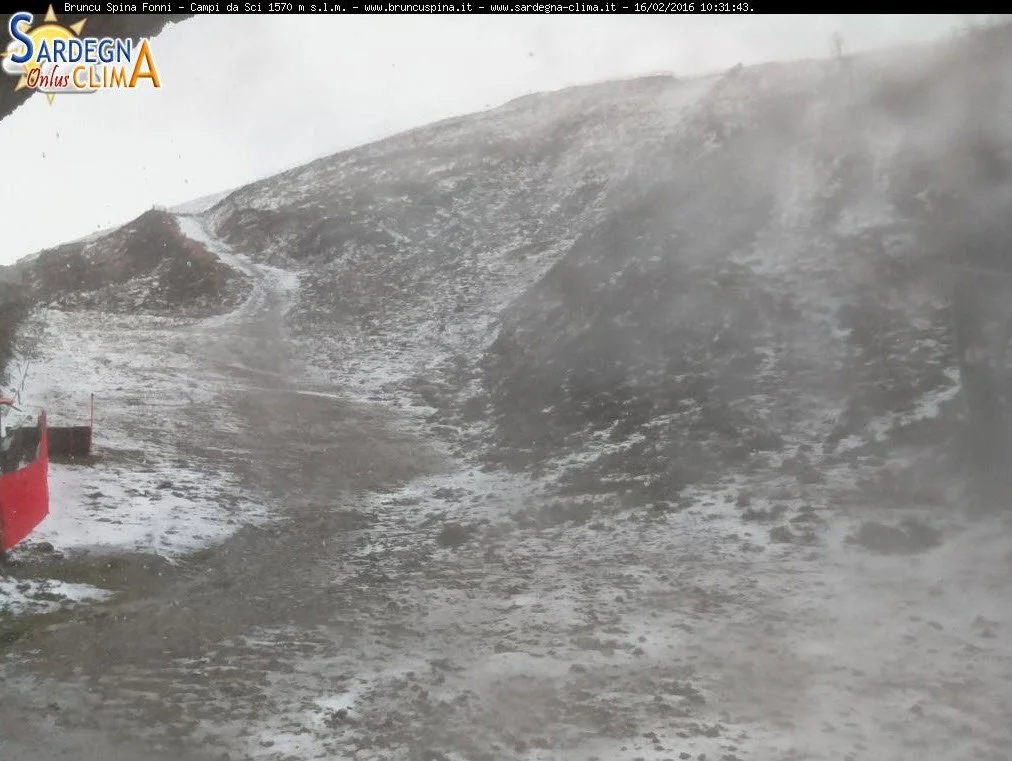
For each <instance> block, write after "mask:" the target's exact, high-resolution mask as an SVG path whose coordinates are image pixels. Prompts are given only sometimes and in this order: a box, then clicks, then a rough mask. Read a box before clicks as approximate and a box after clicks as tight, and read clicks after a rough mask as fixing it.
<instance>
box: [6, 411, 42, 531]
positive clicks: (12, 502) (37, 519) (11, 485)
mask: <svg viewBox="0 0 1012 761" xmlns="http://www.w3.org/2000/svg"><path fill="white" fill-rule="evenodd" d="M39 428H40V431H39V449H38V454H37V456H36V458H35V460H33V461H32V462H31V463H30V464H29V465H27V466H25V467H24V468H22V469H21V470H17V471H15V472H13V473H4V474H2V475H0V539H2V542H3V549H5V550H9V549H11V548H12V547H14V546H15V545H16V544H19V543H20V542H21V541H23V540H24V539H25V537H27V536H28V535H29V534H30V533H32V531H33V530H34V529H35V527H36V526H38V525H39V524H40V523H42V521H43V520H44V519H45V517H46V516H47V515H49V437H48V426H47V425H46V415H45V413H42V414H41V415H40V416H39Z"/></svg>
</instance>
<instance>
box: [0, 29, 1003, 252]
mask: <svg viewBox="0 0 1012 761" xmlns="http://www.w3.org/2000/svg"><path fill="white" fill-rule="evenodd" d="M981 18H983V17H982V16H969V15H966V14H961V15H955V14H950V15H929V16H867V15H865V16H831V15H825V16H800V17H798V16H749V17H739V16H731V17H729V16H719V15H709V16H708V15H700V16H691V17H674V16H651V17H643V16H616V17H609V18H607V19H605V18H604V17H600V16H597V17H595V16H568V15H567V16H548V15H539V16H460V17H447V16H414V15H392V16H382V17H381V16H354V17H341V18H338V17H327V18H326V19H314V20H313V24H312V25H311V26H309V27H307V26H306V22H305V20H304V18H303V17H299V16H288V17H283V18H282V17H267V16H240V17H231V16H220V15H219V16H198V17H194V18H191V19H188V20H186V21H183V22H180V23H178V24H173V25H170V26H169V27H167V28H166V29H165V31H164V32H163V33H162V34H161V35H159V36H158V37H156V38H154V40H153V41H152V46H151V47H152V52H153V54H154V57H155V60H156V62H157V65H158V69H159V73H160V75H161V78H162V82H163V86H162V88H161V89H160V90H153V89H150V88H146V87H144V88H141V89H138V90H133V91H116V92H99V93H96V94H94V95H66V96H58V97H57V99H56V100H55V101H54V103H53V104H52V105H50V104H49V103H47V101H46V99H45V98H43V97H41V96H35V97H32V98H31V99H30V100H29V101H28V103H26V104H25V105H23V106H22V107H21V108H19V109H18V110H17V111H15V112H14V114H12V115H11V116H10V117H8V118H7V119H6V120H4V121H3V122H0V145H3V146H4V147H5V149H6V151H5V154H6V155H5V157H4V161H5V165H6V166H5V169H6V172H5V177H6V178H7V181H6V182H5V183H4V184H3V190H2V191H0V193H2V195H0V201H2V203H3V208H4V210H5V213H6V214H7V215H8V219H13V220H17V221H18V223H19V224H18V225H17V226H15V225H8V233H7V236H6V241H5V245H4V246H3V248H2V249H0V264H10V263H12V262H14V261H15V260H17V259H19V258H21V257H23V256H26V255H29V254H32V253H35V252H37V251H39V250H41V249H43V248H49V247H52V246H55V245H58V244H60V243H63V242H67V241H72V240H75V239H79V238H82V237H86V236H88V235H91V234H94V233H95V232H97V231H99V230H103V229H106V228H115V227H118V226H119V225H121V224H123V223H125V222H127V221H129V220H130V219H132V218H134V217H136V216H137V215H138V214H140V213H142V212H143V211H145V210H147V209H150V208H152V207H154V206H160V207H173V206H176V205H179V204H182V203H185V202H188V201H191V200H193V199H197V198H200V197H203V196H207V195H215V194H218V193H221V192H222V191H223V190H224V189H234V188H238V187H242V186H244V185H247V184H250V183H252V182H258V181H262V180H265V179H268V178H270V177H271V176H273V175H276V174H278V173H281V172H284V171H288V170H291V169H295V168H297V167H299V166H301V165H303V164H306V163H309V162H311V161H314V160H317V159H320V158H323V157H326V156H328V155H332V154H334V153H338V152H341V151H344V150H348V149H351V148H355V147H358V146H361V145H364V144H367V143H371V142H375V141H377V140H380V139H384V138H387V137H393V136H394V135H396V134H398V133H401V132H404V131H408V130H411V129H414V128H418V127H422V126H425V125H428V124H431V123H433V122H437V121H441V120H444V119H449V118H454V117H460V116H465V115H468V114H471V113H474V112H480V111H484V110H487V109H489V108H493V107H495V106H498V105H501V104H505V103H507V102H509V101H511V100H514V99H516V98H519V97H522V96H524V95H529V94H534V93H537V92H544V91H552V90H559V89H563V88H566V87H570V86H575V85H584V84H592V83H594V82H599V81H605V80H615V79H629V78H634V77H638V76H649V75H651V74H657V73H659V72H669V73H671V74H672V75H674V76H680V77H681V76H685V77H688V76H698V75H704V74H708V73H713V72H717V71H720V70H723V69H727V68H730V67H731V66H734V65H735V64H737V63H739V62H740V63H743V64H745V65H752V64H757V63H763V62H774V61H785V60H794V59H805V58H825V57H826V56H828V55H829V52H830V38H831V36H832V35H833V33H834V32H837V31H838V32H840V34H842V36H843V40H844V44H845V47H846V50H847V51H848V52H862V51H868V50H872V49H877V48H884V47H890V46H895V45H902V44H905V43H913V42H922V41H928V40H932V39H938V38H944V37H945V36H946V35H948V34H951V33H952V32H953V31H955V30H958V29H959V28H961V27H965V26H966V25H968V24H969V23H971V22H972V21H974V20H979V19H981ZM293 39H298V40H299V41H300V45H299V46H298V47H296V48H294V49H292V47H291V46H290V45H289V44H288V43H289V42H290V41H291V40H293ZM223 40H224V41H226V43H227V44H225V45H221V43H222V41H223ZM207 50H213V51H215V55H214V57H213V60H211V61H210V63H209V62H208V57H207V56H206V54H203V53H202V51H207ZM282 51H285V52H288V53H290V55H288V56H287V57H286V58H283V59H282V60H281V63H280V64H279V63H278V60H277V58H280V55H279V54H280V53H281V52H282ZM13 86H14V80H13V79H12V78H10V77H4V81H0V87H13Z"/></svg>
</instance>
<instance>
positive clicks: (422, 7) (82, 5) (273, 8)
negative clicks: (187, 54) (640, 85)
mask: <svg viewBox="0 0 1012 761" xmlns="http://www.w3.org/2000/svg"><path fill="white" fill-rule="evenodd" d="M25 5H26V6H28V7H25V8H24V10H27V11H35V12H39V13H44V12H45V10H46V8H47V7H49V5H50V3H48V2H42V3H38V2H32V3H26V4H25ZM51 5H52V6H53V8H54V10H55V11H56V12H57V13H58V14H65V15H82V14H94V15H104V14H127V13H138V14H148V13H154V14H158V13H164V14H210V13H221V14H233V13H234V14H253V13H257V14H274V13H277V14H288V13H296V14H303V13H304V14H314V13H315V14H340V13H408V14H447V15H449V14H462V13H464V14H466V13H520V14H523V13H574V14H576V13H671V14H675V13H724V14H729V15H730V14H746V13H757V12H759V7H760V3H759V2H758V0H743V1H742V2H737V1H733V2H732V1H730V0H721V1H717V0H688V1H687V2H639V1H630V0H600V1H598V0H579V1H578V2H577V1H574V2H570V1H569V0H562V1H561V2H560V1H556V2H491V0H466V1H465V2H443V1H442V0H440V1H438V2H365V1H364V0H308V1H307V0H301V2H296V1H294V0H293V1H289V0H284V1H279V0H219V1H218V2H207V0H205V1H204V2H64V3H51ZM34 6H37V7H34ZM19 7H20V6H19Z"/></svg>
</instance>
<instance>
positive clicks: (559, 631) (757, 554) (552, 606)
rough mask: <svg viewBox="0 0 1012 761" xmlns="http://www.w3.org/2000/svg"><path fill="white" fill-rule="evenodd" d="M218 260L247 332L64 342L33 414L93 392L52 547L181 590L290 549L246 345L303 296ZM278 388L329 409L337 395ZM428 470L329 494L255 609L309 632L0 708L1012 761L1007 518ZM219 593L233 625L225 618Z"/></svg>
mask: <svg viewBox="0 0 1012 761" xmlns="http://www.w3.org/2000/svg"><path fill="white" fill-rule="evenodd" d="M184 230H185V231H186V232H187V234H189V235H191V236H194V237H198V238H200V237H201V236H203V235H204V234H203V233H202V231H201V230H199V229H194V228H184ZM203 240H204V242H205V243H206V242H208V241H206V238H203ZM210 243H212V244H213V241H211V242H210ZM209 248H210V246H209ZM212 250H213V249H212ZM217 253H219V255H221V256H223V257H229V258H228V259H225V260H226V261H229V262H230V263H231V264H232V266H236V267H242V268H245V269H246V271H247V272H248V274H250V276H251V277H254V278H255V279H256V282H257V288H256V289H255V290H254V295H253V296H252V297H251V300H250V302H249V303H248V304H247V305H246V306H244V307H242V308H241V309H240V310H239V311H238V312H237V313H236V314H235V315H232V316H230V317H226V318H219V319H217V320H215V321H211V322H200V321H188V322H183V321H168V320H159V319H154V318H143V319H141V318H136V317H130V318H110V317H109V316H107V315H97V314H96V315H87V314H84V315H82V314H74V315H72V316H71V315H67V314H61V313H50V314H48V315H46V316H45V326H44V332H43V333H42V334H41V336H42V340H41V342H40V346H39V351H40V354H41V356H40V358H39V359H38V360H37V361H35V362H34V363H33V368H34V369H33V371H32V375H31V383H32V384H33V385H31V387H30V389H29V391H30V395H31V396H32V398H33V399H38V400H39V401H40V402H41V403H44V404H45V405H46V407H47V409H49V411H50V414H51V417H52V420H53V422H54V423H55V422H58V421H66V422H72V421H79V420H83V419H84V417H85V416H86V415H87V402H88V394H90V393H92V392H94V393H95V395H96V411H97V422H96V450H97V451H96V458H95V462H94V463H91V464H88V465H61V464H54V465H53V469H52V515H51V517H50V518H49V519H48V520H47V521H46V523H45V524H43V526H42V527H41V529H40V531H39V532H38V534H37V535H36V536H35V537H33V540H34V541H45V542H49V543H51V544H52V545H53V547H54V548H55V550H56V551H57V552H62V553H66V554H67V555H68V556H72V555H74V553H81V552H90V553H99V552H101V553H116V552H140V553H148V554H155V555H159V556H161V557H163V558H167V559H169V560H170V561H171V562H173V563H186V562H187V560H186V559H187V557H188V556H189V554H190V553H192V552H193V551H195V550H197V549H200V548H204V547H216V546H227V542H228V541H229V538H230V537H231V536H232V535H233V534H234V533H235V532H236V531H237V530H238V529H239V528H240V527H241V526H243V525H257V526H272V525H278V526H280V527H281V528H279V529H278V530H279V531H284V530H286V529H284V524H285V520H286V518H285V512H284V504H283V503H284V498H282V497H279V496H277V495H271V494H267V493H264V491H263V490H258V489H254V488H252V487H249V486H248V483H249V482H248V480H247V479H245V478H243V472H244V471H243V470H242V468H243V465H244V459H246V458H247V450H246V449H244V447H245V446H246V441H245V439H244V436H245V435H246V434H245V433H244V432H245V431H246V423H245V422H244V420H243V418H242V415H241V411H242V409H243V407H242V401H243V393H244V389H258V393H263V391H264V388H265V387H271V382H272V380H271V373H273V372H275V369H271V368H269V367H254V366H252V365H251V364H250V361H249V355H243V354H242V352H241V351H238V350H236V349H235V347H236V346H237V345H238V344H241V342H242V340H243V339H244V337H245V336H246V333H245V332H244V331H246V328H247V327H248V326H250V325H256V324H257V323H258V321H261V320H263V319H265V316H267V315H269V314H270V313H272V310H276V309H277V308H281V309H283V308H284V304H285V303H286V301H287V300H290V299H291V298H294V297H295V296H296V294H297V284H296V282H295V281H294V280H293V279H292V278H291V277H288V278H286V277H285V276H284V273H281V272H279V271H277V270H272V269H271V268H265V267H254V266H253V265H251V264H250V263H249V262H248V261H246V260H244V259H242V258H241V257H238V258H235V255H234V254H231V253H230V252H228V251H226V250H224V249H219V250H218V251H217ZM226 346H227V347H231V353H230V352H229V351H226V350H225V347H226ZM66 379H74V383H73V384H69V385H68V383H67V382H66ZM355 381H356V379H351V381H349V383H350V385H352V386H353V387H355V388H356V389H358V388H359V387H358V385H357V383H356V382H355ZM244 384H245V385H244ZM272 388H273V387H272ZM274 390H276V391H278V393H286V394H294V395H298V394H302V395H305V396H309V397H311V398H312V399H314V400H315V401H314V403H315V404H320V405H324V406H325V405H327V404H329V403H330V402H331V400H333V402H334V404H335V405H336V404H338V400H340V399H341V398H342V397H341V392H342V391H343V390H344V389H343V388H340V387H337V388H334V387H331V388H330V389H329V390H328V389H326V388H321V387H319V386H312V387H310V386H308V385H307V386H299V385H298V384H295V385H294V386H293V385H292V384H291V383H288V384H287V385H285V386H284V387H283V388H281V387H278V388H275V389H274ZM929 412H930V411H929ZM392 424H393V425H395V426H397V427H399V429H400V430H401V432H402V433H403V435H404V436H414V437H417V439H418V440H419V441H420V442H421V441H422V437H423V436H424V429H423V426H422V422H421V418H420V417H415V416H412V414H411V413H409V412H407V411H404V410H397V411H395V412H394V417H393V423H392ZM229 442H233V448H232V449H230V448H229V446H230V444H229ZM418 447H419V448H423V447H424V448H429V449H432V450H433V457H432V461H433V462H434V463H438V465H433V466H432V467H430V468H428V471H429V472H428V473H427V474H424V475H422V476H420V477H417V478H413V479H410V480H408V481H407V482H406V483H400V484H395V485H392V486H390V487H388V488H384V489H378V490H376V489H372V490H370V489H360V490H354V491H349V492H348V493H340V494H332V495H330V498H331V499H332V500H333V501H334V506H333V509H335V510H337V509H340V510H341V511H343V512H345V513H347V514H348V515H349V516H351V518H353V519H354V520H351V519H349V520H351V523H350V527H349V528H348V529H347V530H346V531H344V532H343V533H341V534H340V535H337V536H334V537H328V536H323V535H321V536H320V537H319V539H318V541H317V544H319V542H323V544H324V545H325V547H324V548H323V549H317V550H314V552H317V553H319V557H322V558H323V560H322V561H321V562H320V563H319V564H317V565H316V566H314V567H313V574H312V576H311V577H305V578H303V577H297V576H295V574H298V573H301V572H302V571H300V570H299V569H300V568H302V565H300V563H299V558H297V557H294V556H293V557H292V558H290V562H287V561H286V562H283V563H280V564H279V565H278V567H277V568H275V569H273V570H272V572H271V574H270V575H269V576H265V577H264V578H265V579H266V580H265V581H264V582H263V588H262V589H259V588H257V587H256V584H259V583H260V581H258V580H255V581H254V582H253V587H252V588H251V589H246V588H243V589H244V590H245V591H244V592H243V594H262V595H263V596H264V597H263V599H264V600H265V602H264V606H265V608H270V607H271V606H272V605H274V606H280V605H281V603H280V602H279V601H281V600H282V599H283V595H290V594H292V592H291V590H290V589H289V587H287V586H284V585H285V584H287V583H288V575H291V584H292V586H291V589H294V590H298V589H302V590H304V591H305V594H310V593H311V594H312V595H315V596H316V597H314V598H313V599H314V600H315V599H318V600H319V604H316V603H314V604H313V605H312V606H311V607H312V608H313V610H312V617H309V616H307V615H306V614H305V613H298V614H297V613H295V612H293V613H292V614H291V615H290V616H288V615H286V614H278V615H272V616H271V615H266V612H267V611H266V610H265V616H264V622H263V623H255V622H254V624H253V625H251V626H249V627H246V629H245V630H244V631H242V632H241V633H238V634H230V635H229V636H226V637H223V638H219V639H217V640H215V641H210V642H208V644H207V646H206V647H203V648H202V650H201V651H200V652H199V653H198V654H192V653H187V654H178V655H177V654H175V650H173V649H172V648H171V647H169V645H168V644H167V645H166V650H165V652H166V653H167V655H165V656H164V658H162V659H161V660H159V661H157V662H154V661H152V662H150V663H148V662H142V660H141V659H140V658H139V657H138V658H136V659H135V660H133V661H127V660H126V659H125V658H126V657H125V656H124V660H123V662H122V663H120V662H118V661H117V662H115V663H114V664H113V665H110V666H109V667H108V668H105V669H103V670H102V673H101V675H100V676H97V677H94V678H93V679H92V680H91V681H89V680H87V679H85V678H84V677H78V676H76V673H77V672H76V671H70V672H68V673H63V674H60V677H59V678H56V677H47V676H45V673H46V672H45V668H43V666H44V664H43V666H39V669H40V670H39V671H38V673H33V672H32V671H31V670H30V669H28V670H25V668H24V667H19V666H18V664H15V663H11V662H8V665H7V667H6V670H5V674H6V676H5V684H6V685H7V688H8V689H22V688H23V693H22V694H23V695H25V696H28V695H30V696H31V700H35V701H37V702H38V703H39V705H46V704H47V703H59V704H60V705H61V706H62V708H63V710H64V715H65V716H77V717H79V718H80V717H87V721H88V723H89V726H90V725H91V724H94V725H96V726H99V727H101V728H103V729H104V730H106V731H108V732H110V733H118V734H120V735H123V736H127V737H132V738H138V737H139V738H142V739H143V740H144V741H145V742H146V743H147V744H148V747H150V748H151V749H152V750H153V751H154V750H159V749H164V748H168V747H175V746H173V743H175V742H178V741H180V740H182V742H183V747H185V748H187V749H196V750H194V751H193V752H194V754H195V755H193V756H187V755H184V752H183V751H179V755H178V756H177V757H179V758H184V759H185V758H191V757H192V758H194V759H204V758H210V757H214V758H224V757H225V756H222V755H221V754H222V753H226V754H229V755H228V756H227V757H228V758H232V759H236V758H242V759H256V761H295V760H298V761H302V760H303V759H361V760H364V759H376V760H377V761H378V760H379V759H387V760H388V761H394V760H399V759H406V760H408V759H409V760H410V761H416V760H419V759H425V760H427V761H465V760H467V761H486V760H488V761H491V760H492V759H518V760H519V759H522V760H524V761H535V760H536V759H537V760H541V759H580V760H585V761H590V759H599V760H600V761H634V760H635V759H657V760H661V759H676V758H677V759H697V760H699V761H707V760H709V761H713V760H716V759H720V760H722V761H731V760H732V759H757V760H765V759H776V760H784V761H787V760H788V759H793V760H796V761H801V760H802V759H834V760H837V759H853V760H854V761H856V760H857V759H869V760H874V761H891V760H897V761H898V760H899V759H920V758H932V759H934V758H937V759H947V760H948V759H993V760H994V761H999V760H1001V761H1004V760H1005V759H1007V758H1008V748H1009V747H1010V744H1012V729H1010V727H1009V723H1008V721H1007V718H1008V716H1010V715H1012V689H1010V688H1009V685H1010V684H1012V639H1010V638H1009V637H1008V632H1009V627H1010V626H1012V603H1010V599H1012V598H1010V596H1009V594H1008V578H1009V575H1010V573H1012V543H1010V540H1009V536H1010V526H1009V523H1008V521H1007V520H1004V519H1002V518H994V517H991V518H977V519H973V520H969V519H967V518H966V516H965V513H964V510H963V509H962V507H961V506H960V505H954V504H932V505H926V504H908V505H905V506H902V505H901V506H899V507H895V506H894V507H890V508H885V507H882V506H879V505H876V504H867V503H866V502H864V501H862V500H861V498H860V497H859V496H857V495H859V491H858V490H857V489H856V488H854V487H853V484H852V483H851V481H852V479H851V481H848V479H849V478H850V475H851V474H847V473H845V472H840V473H834V474H831V475H832V477H831V478H830V480H829V483H828V485H824V486H812V487H811V489H810V490H809V491H808V493H807V494H805V495H804V498H803V499H798V500H796V502H797V504H794V505H793V506H792V511H793V512H792V515H793V516H794V517H793V519H792V520H791V528H790V530H788V531H786V532H785V531H783V530H780V531H776V530H771V525H773V524H772V523H771V522H770V520H769V519H768V516H767V515H766V514H765V513H764V512H763V509H762V508H763V504H762V503H761V500H760V502H759V503H758V504H756V505H754V508H755V509H754V510H752V511H751V512H749V511H745V510H743V509H742V506H741V505H740V504H739V502H738V499H739V495H740V494H741V492H742V491H743V490H750V491H755V492H759V491H761V490H763V489H773V488H775V487H776V484H755V483H748V482H742V481H739V480H735V479H733V478H730V477H729V478H728V480H727V482H726V483H724V484H722V485H717V486H714V487H710V488H707V489H701V488H700V489H696V490H694V491H689V492H687V493H685V494H683V495H681V499H680V502H679V506H678V508H677V509H665V510H659V509H654V508H652V507H644V508H638V509H625V508H621V509H620V508H618V507H617V506H616V505H614V504H612V503H611V502H610V501H609V500H606V499H602V500H596V501H593V500H591V501H587V502H581V503H580V504H578V505H570V506H569V509H568V510H567V509H563V508H560V507H559V505H558V504H557V500H556V499H554V498H552V499H550V498H549V497H548V496H546V488H547V487H550V486H551V485H552V484H553V483H554V479H555V477H556V476H557V473H552V472H549V473H547V474H546V475H545V476H543V477H542V478H540V479H529V478H527V477H524V476H519V475H508V474H501V473H495V472H486V471H484V470H481V469H479V468H478V467H477V466H475V465H474V464H471V463H469V462H467V461H465V460H459V459H455V458H453V457H452V456H450V455H449V454H447V453H446V452H445V451H442V450H441V449H440V448H439V447H438V446H437V445H435V444H431V443H420V444H418ZM349 456H351V453H349ZM367 466H368V463H367V464H366V465H364V466H363V467H367ZM905 518H916V520H917V524H916V525H919V526H924V527H927V528H924V530H923V532H922V534H923V535H922V536H920V537H919V538H918V539H917V541H911V542H909V543H907V544H904V543H903V542H902V541H897V540H896V537H895V535H891V534H888V532H886V533H884V534H883V535H882V536H881V537H879V541H875V536H874V532H871V533H870V534H869V533H868V531H867V527H868V526H874V525H875V524H876V522H878V523H881V524H883V525H890V526H895V525H902V521H903V520H904V519H905ZM278 521H280V522H281V523H280V524H279V523H278ZM911 525H914V524H911ZM862 527H864V529H866V530H865V533H864V534H862ZM287 530H290V531H295V530H297V529H296V528H294V527H290V528H289V529H287ZM279 536H280V534H279ZM890 537H892V541H890ZM244 562H247V563H249V564H251V568H252V566H253V564H256V563H257V562H258V560H257V558H256V557H247V558H245V559H244ZM240 575H241V574H240ZM251 575H252V571H251ZM256 578H257V579H259V578H260V577H256ZM240 583H241V582H240ZM275 587H276V588H277V590H280V591H275ZM220 594H221V595H222V597H221V602H222V605H223V610H225V611H226V613H223V615H227V611H228V607H227V604H232V603H234V602H235V600H234V599H233V594H234V593H232V592H229V591H228V590H227V589H223V590H222V591H221V592H220ZM236 594H237V593H236ZM271 595H276V596H274V597H272V596H271ZM0 601H3V604H4V605H6V606H7V608H8V612H11V611H16V612H22V613H25V614H35V613H40V612H46V611H48V610H51V609H53V608H54V607H56V608H59V607H60V606H65V605H71V604H77V605H80V606H85V605H87V606H91V607H92V608H93V609H94V610H95V611H97V612H100V611H101V610H103V608H107V609H109V610H113V611H118V610H119V609H118V608H116V607H115V606H116V605H117V596H116V595H111V594H109V593H108V592H107V591H105V590H102V589H98V588H94V587H89V586H87V585H74V584H69V583H66V582H58V581H55V580H51V581H47V580H45V579H41V580H40V579H34V580H31V581H28V582H21V581H17V580H14V579H10V580H8V579H0ZM226 603H227V604H226ZM172 604H175V605H180V604H182V605H183V606H186V604H187V601H186V600H183V601H179V600H175V601H174V602H173V603H172ZM124 610H125V611H126V613H129V611H128V610H127V609H124ZM117 615H118V613H117ZM206 615H209V616H210V615H212V614H211V613H207V614H206ZM151 636H154V635H153V634H152V635H151ZM165 636H166V637H168V636H169V635H168V634H165ZM181 649H182V648H180V650H181ZM53 657H54V659H56V656H53ZM19 668H20V670H19ZM27 699H28V698H26V700H27ZM84 720H85V719H84V718H81V721H82V722H83V721H84ZM2 749H3V745H2V741H0V751H2ZM186 752H189V750H187V751H186ZM205 752H208V753H209V755H200V754H202V753H205ZM0 756H2V753H0Z"/></svg>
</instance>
